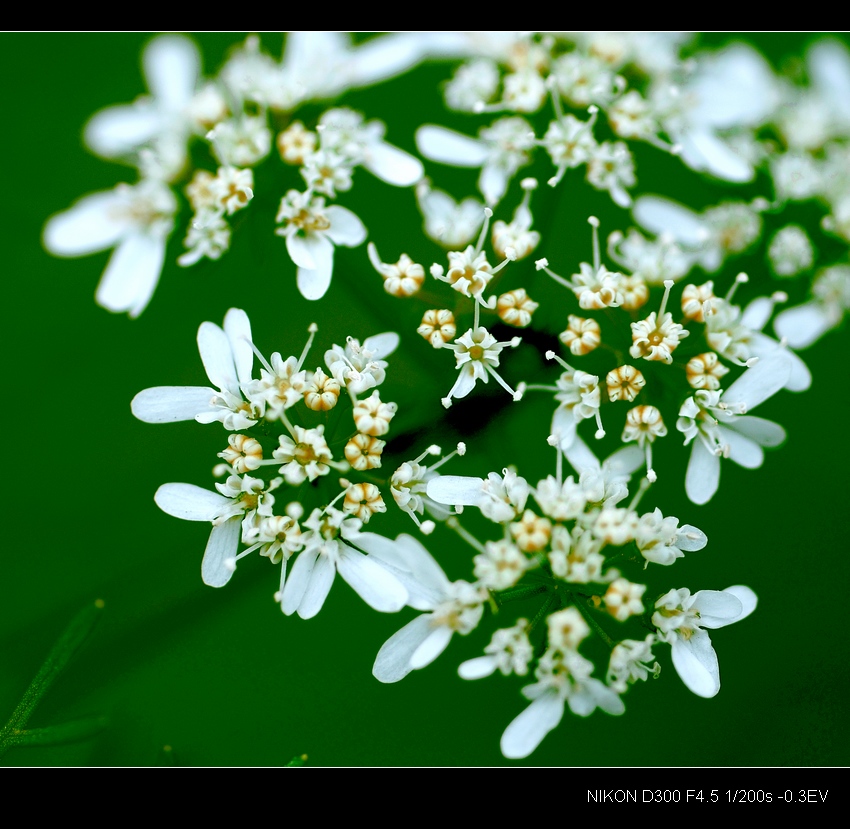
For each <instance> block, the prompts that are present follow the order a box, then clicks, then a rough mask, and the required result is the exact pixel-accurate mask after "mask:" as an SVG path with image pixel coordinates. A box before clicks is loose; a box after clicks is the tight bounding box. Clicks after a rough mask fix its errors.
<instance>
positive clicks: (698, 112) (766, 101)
mask: <svg viewBox="0 0 850 829" xmlns="http://www.w3.org/2000/svg"><path fill="white" fill-rule="evenodd" d="M777 91H778V90H777V86H776V83H775V81H774V75H773V71H772V70H771V68H770V65H769V64H768V62H767V61H766V60H765V58H764V57H763V56H762V55H761V53H759V52H757V51H756V50H755V49H753V47H752V46H749V45H747V44H745V43H733V44H732V45H730V46H728V47H727V48H726V49H724V50H723V51H722V52H721V53H720V54H718V55H717V56H716V57H714V58H713V59H709V60H708V61H706V62H705V63H704V64H703V65H702V66H700V67H699V68H698V69H697V73H696V77H695V80H694V82H693V83H692V84H690V85H689V89H688V92H689V93H691V94H693V96H694V97H695V98H696V106H695V108H694V109H693V110H692V112H691V113H690V116H691V117H692V118H693V119H694V120H695V121H698V122H700V123H704V124H707V125H708V124H710V125H712V126H714V127H719V128H728V127H735V126H742V125H747V126H755V125H756V124H760V123H761V122H762V121H763V120H764V118H766V117H767V116H768V115H769V114H770V112H771V111H772V109H773V107H774V106H775V105H776V103H777Z"/></svg>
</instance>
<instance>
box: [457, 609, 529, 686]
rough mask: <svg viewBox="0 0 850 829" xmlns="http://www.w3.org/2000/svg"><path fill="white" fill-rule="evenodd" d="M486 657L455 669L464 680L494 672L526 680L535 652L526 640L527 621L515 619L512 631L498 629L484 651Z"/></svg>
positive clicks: (472, 660) (479, 657)
mask: <svg viewBox="0 0 850 829" xmlns="http://www.w3.org/2000/svg"><path fill="white" fill-rule="evenodd" d="M484 653H485V654H486V656H478V657H476V658H475V659H467V660H466V662H462V663H461V664H460V665H459V666H458V669H457V672H458V674H459V675H460V676H461V677H462V678H463V679H481V678H482V677H485V676H490V674H492V673H495V672H496V671H497V670H498V671H499V672H501V674H502V675H503V676H508V675H509V674H512V673H513V674H516V675H517V676H525V675H526V674H527V673H528V664H529V662H531V659H532V657H533V656H534V649H533V648H532V647H531V642H530V641H529V640H528V619H518V620H517V623H516V624H515V625H514V626H513V627H509V628H500V629H499V630H497V631H496V632H495V633H494V634H493V638H492V639H491V640H490V644H489V645H487V647H486V648H484Z"/></svg>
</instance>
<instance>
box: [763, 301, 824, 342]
mask: <svg viewBox="0 0 850 829" xmlns="http://www.w3.org/2000/svg"><path fill="white" fill-rule="evenodd" d="M835 324H836V320H835V319H834V318H833V317H831V316H830V315H829V314H827V313H826V311H825V310H824V308H823V306H822V305H821V304H820V303H818V302H807V303H805V304H804V305H798V306H797V307H796V308H788V309H786V310H785V311H780V312H779V314H777V315H776V319H775V320H774V321H773V330H774V331H776V333H777V334H778V335H779V336H780V337H782V338H784V339H785V340H786V341H787V342H788V345H790V346H791V348H808V346H810V345H811V344H812V343H813V342H815V341H816V340H818V339H820V337H822V336H823V335H824V334H825V333H826V332H827V331H829V329H830V328H832V327H833V326H834V325H835Z"/></svg>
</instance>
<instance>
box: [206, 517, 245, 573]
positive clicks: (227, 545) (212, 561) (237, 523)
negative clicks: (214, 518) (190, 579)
mask: <svg viewBox="0 0 850 829" xmlns="http://www.w3.org/2000/svg"><path fill="white" fill-rule="evenodd" d="M241 528H242V517H241V516H240V515H234V516H233V517H232V518H228V519H227V521H225V522H224V523H223V524H218V525H216V526H215V527H213V528H212V532H211V533H210V540H209V541H208V542H207V548H206V550H204V560H203V562H202V563H201V578H203V580H204V584H208V585H209V586H210V587H224V585H225V584H227V582H229V581H230V577H231V576H232V575H233V570H232V569H231V568H230V567H228V566H227V565H226V563H225V562H226V561H227V559H229V558H233V557H234V556H235V555H236V551H237V550H238V549H239V534H240V532H241Z"/></svg>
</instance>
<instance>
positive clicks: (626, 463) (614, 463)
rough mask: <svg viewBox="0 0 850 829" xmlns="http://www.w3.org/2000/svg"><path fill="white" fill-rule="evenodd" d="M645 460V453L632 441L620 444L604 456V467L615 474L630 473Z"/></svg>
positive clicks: (638, 467)
mask: <svg viewBox="0 0 850 829" xmlns="http://www.w3.org/2000/svg"><path fill="white" fill-rule="evenodd" d="M645 462H646V455H645V454H644V453H643V451H642V450H641V448H640V447H639V446H637V445H635V444H634V443H632V444H629V445H628V446H621V447H620V448H619V449H617V450H615V451H614V452H612V453H611V454H610V455H609V456H608V457H607V458H605V467H606V468H607V469H610V470H611V471H612V472H613V473H614V474H615V475H631V474H632V472H636V471H637V470H638V469H640V468H641V467H642V466H643V465H644V463H645Z"/></svg>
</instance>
